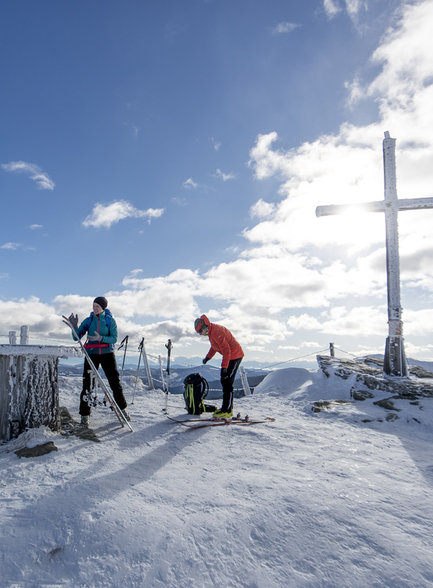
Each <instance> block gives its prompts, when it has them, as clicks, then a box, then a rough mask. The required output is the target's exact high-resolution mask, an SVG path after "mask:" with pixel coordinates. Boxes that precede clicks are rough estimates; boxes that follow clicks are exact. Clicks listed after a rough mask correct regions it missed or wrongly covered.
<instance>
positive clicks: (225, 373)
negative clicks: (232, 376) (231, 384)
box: [221, 368, 229, 380]
mask: <svg viewBox="0 0 433 588" xmlns="http://www.w3.org/2000/svg"><path fill="white" fill-rule="evenodd" d="M228 377H229V371H228V369H227V368H221V380H226V379H227V378H228Z"/></svg>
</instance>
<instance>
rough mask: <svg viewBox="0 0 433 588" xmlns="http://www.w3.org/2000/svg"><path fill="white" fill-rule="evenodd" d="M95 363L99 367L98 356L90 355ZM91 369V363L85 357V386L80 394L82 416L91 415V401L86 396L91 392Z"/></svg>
mask: <svg viewBox="0 0 433 588" xmlns="http://www.w3.org/2000/svg"><path fill="white" fill-rule="evenodd" d="M90 358H91V360H92V363H93V365H94V366H95V367H96V369H98V366H99V363H98V356H97V355H96V356H95V357H92V356H90ZM90 371H91V367H90V365H89V362H88V361H87V357H85V358H84V367H83V388H82V390H81V394H80V410H79V413H80V415H81V416H90V406H89V403H88V402H87V400H86V398H87V396H88V394H89V392H90V386H91V379H90V373H89V372H90Z"/></svg>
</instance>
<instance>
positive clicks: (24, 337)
mask: <svg viewBox="0 0 433 588" xmlns="http://www.w3.org/2000/svg"><path fill="white" fill-rule="evenodd" d="M28 342H29V328H28V326H27V325H23V326H22V327H21V330H20V345H27V343H28Z"/></svg>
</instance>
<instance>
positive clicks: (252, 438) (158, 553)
mask: <svg viewBox="0 0 433 588" xmlns="http://www.w3.org/2000/svg"><path fill="white" fill-rule="evenodd" d="M79 389H80V378H73V377H62V378H60V391H61V404H62V405H65V406H67V407H68V408H69V409H70V411H71V414H72V415H73V416H75V418H77V409H78V398H79ZM349 389H350V382H346V383H342V382H341V381H338V380H337V378H335V377H334V378H331V379H328V380H327V379H326V378H324V376H322V374H321V373H317V372H309V371H307V370H302V369H296V368H291V369H290V368H289V369H285V370H278V371H276V372H273V373H272V374H270V375H269V376H268V377H267V378H266V379H265V380H264V381H263V382H262V384H260V386H259V387H258V388H257V389H256V391H255V394H254V395H252V396H249V397H244V398H241V399H238V400H236V401H235V410H236V411H237V410H239V411H240V412H241V413H242V414H249V415H250V416H251V417H258V418H259V417H262V416H272V417H275V418H276V421H275V422H271V423H266V424H260V425H252V426H247V427H240V426H238V427H235V426H227V427H212V428H203V429H200V430H197V431H194V430H192V431H191V430H189V429H186V428H185V427H182V426H181V425H177V424H175V423H173V422H171V421H169V420H168V419H166V418H165V416H164V414H163V413H162V408H163V407H164V402H165V397H164V395H163V393H162V392H160V391H156V392H148V391H145V390H144V389H141V390H139V391H138V394H137V396H136V398H135V402H134V404H132V405H130V406H129V409H130V413H131V416H132V425H133V427H134V431H135V432H134V433H130V432H128V431H126V430H125V429H121V428H120V427H119V426H118V423H117V420H116V419H115V417H114V415H112V414H110V413H109V411H108V409H105V408H97V409H95V410H94V411H93V414H92V426H93V427H94V429H95V431H96V432H97V434H98V435H99V436H100V438H101V441H102V442H101V443H95V442H92V441H86V440H82V439H79V438H77V437H74V436H71V437H64V436H61V435H60V434H57V433H53V432H51V431H49V430H47V429H44V428H40V429H36V430H33V431H29V432H27V433H25V434H24V435H22V436H21V437H20V438H18V439H16V440H14V441H11V442H9V443H7V444H4V445H2V446H0V467H1V472H2V476H1V481H0V498H1V502H0V504H1V507H0V523H1V529H2V533H1V538H0V558H1V559H0V562H1V566H0V569H1V577H0V586H1V587H2V588H6V587H7V588H9V587H39V586H146V587H148V586H149V587H162V586H164V587H167V586H169V587H171V586H173V587H175V586H176V587H189V586H195V587H213V586H215V587H232V586H233V587H235V586H245V587H248V588H274V587H299V586H300V587H304V586H305V587H316V586H317V587H325V586H326V587H328V586H329V587H332V586H353V587H366V586H369V587H370V586H372V587H373V586H377V587H379V586H390V587H391V586H392V587H393V588H398V587H408V586H410V587H414V586H417V587H424V586H425V587H427V586H432V585H433V549H432V548H433V533H432V531H433V499H432V485H433V455H432V454H431V433H432V424H433V399H423V401H422V406H421V407H419V406H414V407H410V408H407V411H408V412H407V413H406V412H405V413H404V414H405V416H404V417H403V416H401V418H400V419H399V420H396V421H394V422H386V421H383V422H378V421H377V420H374V421H373V422H370V423H362V422H361V421H362V420H363V419H364V418H365V417H366V415H367V416H369V417H370V418H372V417H373V418H375V419H377V418H378V417H379V416H380V417H382V418H383V417H384V416H385V411H384V410H383V409H381V408H378V407H376V406H374V405H373V404H372V403H368V402H365V403H364V402H356V403H353V402H351V403H348V404H341V405H338V406H336V407H333V408H331V410H329V411H327V412H321V413H318V414H314V413H313V412H312V411H311V404H312V401H313V400H317V399H344V400H348V399H349V396H348V390H349ZM126 395H127V398H131V396H132V387H129V386H127V387H126ZM168 405H169V412H170V414H172V415H173V416H177V415H181V414H184V410H183V402H182V398H181V396H171V397H170V398H169V402H168ZM410 410H413V413H414V415H416V417H417V418H418V420H420V421H421V423H420V424H419V423H416V422H415V421H414V420H413V419H412V418H411V413H410ZM48 440H51V441H54V443H55V445H56V446H57V447H58V451H57V452H52V453H50V454H47V455H44V456H42V457H38V458H30V459H26V458H22V459H19V458H18V457H17V456H16V455H15V453H14V452H13V451H14V450H15V449H16V448H17V447H19V446H23V445H24V444H25V445H27V446H31V445H37V444H39V443H43V442H46V441H48Z"/></svg>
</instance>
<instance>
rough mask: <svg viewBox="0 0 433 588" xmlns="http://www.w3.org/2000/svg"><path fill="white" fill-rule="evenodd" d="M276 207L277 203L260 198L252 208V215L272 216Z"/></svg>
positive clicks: (258, 216)
mask: <svg viewBox="0 0 433 588" xmlns="http://www.w3.org/2000/svg"><path fill="white" fill-rule="evenodd" d="M275 209H276V204H273V203H271V202H265V201H264V200H262V199H261V198H260V200H258V201H257V202H256V203H255V204H253V206H252V207H251V209H250V215H251V216H252V217H257V218H267V217H269V216H271V215H272V214H273V213H274V212H275Z"/></svg>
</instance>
